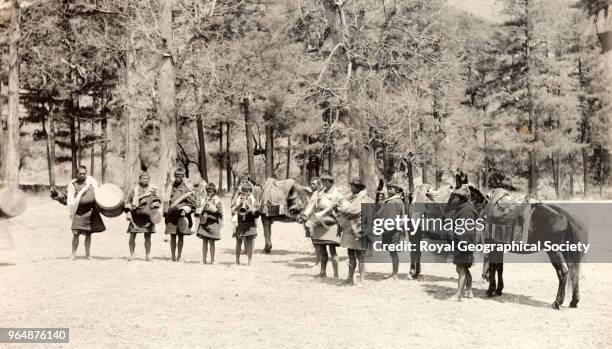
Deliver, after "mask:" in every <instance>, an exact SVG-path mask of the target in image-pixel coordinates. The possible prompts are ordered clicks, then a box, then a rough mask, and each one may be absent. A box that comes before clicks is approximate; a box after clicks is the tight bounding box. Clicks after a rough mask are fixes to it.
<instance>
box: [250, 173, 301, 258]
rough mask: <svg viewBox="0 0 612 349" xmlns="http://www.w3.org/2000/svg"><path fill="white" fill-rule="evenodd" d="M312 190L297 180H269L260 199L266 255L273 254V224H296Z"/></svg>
mask: <svg viewBox="0 0 612 349" xmlns="http://www.w3.org/2000/svg"><path fill="white" fill-rule="evenodd" d="M310 192H311V190H310V188H308V187H306V186H303V185H300V184H299V183H298V182H297V181H296V180H295V179H291V178H289V179H274V178H268V179H266V182H265V183H264V185H263V187H262V191H261V195H260V197H259V198H258V200H259V207H260V215H261V223H262V225H263V231H264V239H265V245H264V253H266V254H270V253H271V252H272V223H274V222H296V221H297V220H298V219H299V216H300V212H301V211H302V209H304V207H305V206H306V202H307V196H308V195H309V194H310Z"/></svg>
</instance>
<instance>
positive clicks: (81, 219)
mask: <svg viewBox="0 0 612 349" xmlns="http://www.w3.org/2000/svg"><path fill="white" fill-rule="evenodd" d="M97 188H98V182H97V181H96V180H95V179H94V178H93V177H91V176H88V175H87V167H85V166H79V169H78V172H77V178H76V179H73V180H72V181H71V182H70V184H68V188H67V192H68V194H67V205H68V210H69V214H70V220H71V221H72V227H71V229H72V255H71V256H70V257H71V258H72V259H76V251H77V248H78V247H79V235H85V259H89V258H90V256H91V254H90V248H91V234H93V233H99V232H103V231H105V230H106V227H105V226H104V222H102V217H100V212H99V211H98V208H97V207H96V203H95V199H96V198H95V190H96V189H97Z"/></svg>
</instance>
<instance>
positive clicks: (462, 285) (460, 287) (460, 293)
mask: <svg viewBox="0 0 612 349" xmlns="http://www.w3.org/2000/svg"><path fill="white" fill-rule="evenodd" d="M457 274H459V278H458V281H457V301H458V302H460V301H461V297H463V290H464V289H465V283H466V281H467V280H466V273H465V268H464V267H462V266H459V265H458V266H457Z"/></svg>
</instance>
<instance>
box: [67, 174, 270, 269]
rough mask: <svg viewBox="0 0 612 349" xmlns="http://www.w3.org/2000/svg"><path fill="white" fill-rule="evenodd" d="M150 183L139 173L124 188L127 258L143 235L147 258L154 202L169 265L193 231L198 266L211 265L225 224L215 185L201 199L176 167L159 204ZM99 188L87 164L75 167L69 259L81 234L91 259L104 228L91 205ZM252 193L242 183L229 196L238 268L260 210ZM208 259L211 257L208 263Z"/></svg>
mask: <svg viewBox="0 0 612 349" xmlns="http://www.w3.org/2000/svg"><path fill="white" fill-rule="evenodd" d="M149 181H150V176H149V174H148V173H146V172H142V173H141V174H140V175H139V178H138V183H137V184H136V185H135V186H134V187H133V188H131V189H130V190H128V192H127V195H126V199H125V208H124V212H125V214H126V218H127V221H128V227H127V233H128V234H129V235H130V238H129V250H130V256H129V258H128V260H133V259H134V252H135V248H136V236H137V235H138V234H143V235H144V247H145V253H146V257H145V259H146V261H150V260H151V235H152V234H154V233H155V223H156V222H154V220H155V219H154V215H155V213H154V212H153V210H154V209H153V208H152V205H151V203H152V202H153V201H155V200H158V201H162V207H163V217H164V221H165V234H166V235H169V237H170V239H169V240H170V253H171V258H172V261H180V260H181V258H182V251H183V243H184V236H185V235H191V234H194V233H195V234H196V236H198V237H199V238H200V239H202V262H203V263H204V264H206V263H207V262H209V263H210V264H214V263H215V242H216V241H217V240H220V239H221V228H222V227H223V222H224V221H223V219H224V214H223V206H222V204H221V199H220V198H219V196H218V195H217V188H216V186H215V185H214V184H213V183H209V184H208V185H206V187H205V191H206V194H205V195H201V194H200V193H198V192H197V191H196V190H194V188H193V187H191V186H190V185H189V184H188V183H187V181H186V180H185V170H183V169H181V168H178V169H176V171H174V182H173V183H172V186H170V188H169V189H168V191H167V192H166V193H165V194H164V195H163V198H165V199H163V200H160V195H159V193H158V189H157V187H156V186H155V185H153V184H150V182H149ZM97 187H98V183H97V181H96V180H95V179H94V178H93V177H91V176H88V175H87V167H85V166H80V167H79V169H78V172H77V178H75V179H73V180H72V181H71V182H70V183H69V185H68V187H67V205H68V208H69V212H70V220H71V222H72V225H71V230H72V234H73V239H72V255H71V258H72V259H75V258H76V251H77V249H78V246H79V237H80V236H81V235H83V236H84V241H85V258H86V259H89V258H90V249H91V235H92V234H94V233H99V232H103V231H105V230H106V227H105V226H104V222H103V221H102V218H101V215H100V211H99V210H98V208H97V206H96V205H95V196H94V193H95V190H96V188H97ZM252 191H253V185H252V182H249V181H244V182H243V183H241V185H240V189H239V193H237V195H235V197H234V198H232V205H231V211H232V217H233V218H232V223H233V224H234V233H233V237H235V238H236V264H240V255H241V249H242V245H243V244H244V248H245V250H246V253H247V257H248V263H249V264H250V263H251V259H252V256H253V245H254V239H255V236H257V223H256V219H257V217H258V212H259V207H258V203H257V200H256V199H255V196H254V195H253V193H252ZM209 255H210V259H208V256H209Z"/></svg>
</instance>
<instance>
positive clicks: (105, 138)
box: [100, 111, 108, 183]
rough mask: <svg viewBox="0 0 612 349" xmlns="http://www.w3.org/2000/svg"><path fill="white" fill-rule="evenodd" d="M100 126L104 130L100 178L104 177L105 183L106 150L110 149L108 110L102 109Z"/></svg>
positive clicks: (101, 146)
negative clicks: (108, 143)
mask: <svg viewBox="0 0 612 349" xmlns="http://www.w3.org/2000/svg"><path fill="white" fill-rule="evenodd" d="M100 128H101V131H102V143H101V145H100V178H101V179H102V183H104V182H106V151H107V149H108V145H107V142H108V120H107V116H106V111H102V119H101V120H100Z"/></svg>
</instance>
